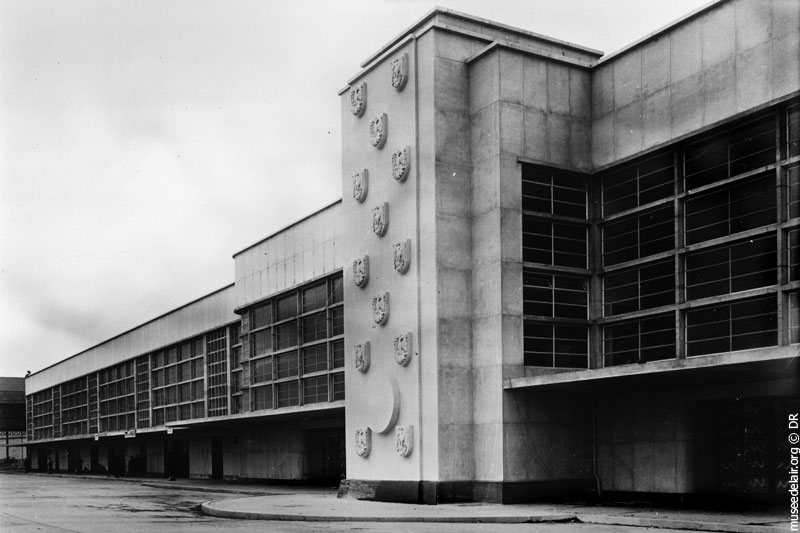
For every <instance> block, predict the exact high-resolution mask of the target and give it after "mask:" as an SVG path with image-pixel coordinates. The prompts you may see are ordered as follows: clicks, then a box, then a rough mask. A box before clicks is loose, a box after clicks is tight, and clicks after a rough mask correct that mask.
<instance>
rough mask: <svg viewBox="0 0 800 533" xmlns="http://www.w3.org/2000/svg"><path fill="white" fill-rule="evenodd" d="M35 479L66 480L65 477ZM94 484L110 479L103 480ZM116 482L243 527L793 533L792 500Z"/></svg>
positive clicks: (190, 481) (141, 480) (153, 480)
mask: <svg viewBox="0 0 800 533" xmlns="http://www.w3.org/2000/svg"><path fill="white" fill-rule="evenodd" d="M29 475H32V476H59V477H61V476H65V475H64V474H29ZM65 477H69V476H65ZM74 477H88V476H74ZM91 477H92V478H96V479H108V478H105V477H104V476H91ZM110 479H113V480H115V481H125V482H130V483H137V484H140V485H142V486H145V487H153V488H161V489H175V490H181V491H196V492H200V493H202V492H208V493H213V494H209V500H210V501H206V502H205V503H203V504H202V505H201V511H202V512H203V513H204V514H207V515H210V516H215V517H220V518H231V519H241V520H269V521H291V522H317V523H320V522H377V523H380V522H394V523H409V522H416V523H428V524H435V523H440V524H454V523H464V524H468V523H469V524H522V523H528V524H534V523H543V524H544V523H551V524H556V523H583V524H597V525H598V526H599V525H610V526H627V527H642V528H658V529H672V530H686V531H721V532H734V533H751V532H752V533H756V532H758V533H761V532H770V533H772V532H778V531H789V506H788V497H787V505H786V509H785V511H781V510H780V509H778V510H774V509H764V510H758V511H755V510H748V511H733V512H732V511H719V510H712V509H709V510H702V509H678V508H662V507H651V506H645V505H621V504H602V505H579V504H577V505H576V504H549V503H547V504H545V503H542V504H518V505H502V504H484V503H467V504H440V505H413V504H402V503H386V502H370V501H359V500H353V499H339V498H337V491H336V487H309V486H299V485H250V484H234V483H225V482H220V481H212V480H197V479H179V480H177V481H167V480H163V479H156V478H110ZM225 495H230V498H225V497H224V496H225ZM212 498H213V499H212Z"/></svg>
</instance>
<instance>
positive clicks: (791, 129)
mask: <svg viewBox="0 0 800 533" xmlns="http://www.w3.org/2000/svg"><path fill="white" fill-rule="evenodd" d="M786 113H787V118H788V120H787V126H788V127H787V136H786V145H787V152H788V155H789V157H794V156H796V155H800V105H793V106H791V107H789V109H787V111H786Z"/></svg>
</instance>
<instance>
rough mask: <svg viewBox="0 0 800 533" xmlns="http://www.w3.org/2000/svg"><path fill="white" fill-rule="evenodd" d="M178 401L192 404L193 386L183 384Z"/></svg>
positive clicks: (179, 390) (180, 387)
mask: <svg viewBox="0 0 800 533" xmlns="http://www.w3.org/2000/svg"><path fill="white" fill-rule="evenodd" d="M178 401H179V402H190V401H192V384H191V383H183V384H181V385H180V386H179V387H178Z"/></svg>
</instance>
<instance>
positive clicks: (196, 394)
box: [192, 379, 205, 400]
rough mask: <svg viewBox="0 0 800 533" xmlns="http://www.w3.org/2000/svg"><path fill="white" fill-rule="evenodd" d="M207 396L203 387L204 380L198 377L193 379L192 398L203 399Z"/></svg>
mask: <svg viewBox="0 0 800 533" xmlns="http://www.w3.org/2000/svg"><path fill="white" fill-rule="evenodd" d="M204 397H205V389H204V388H203V380H202V379H198V380H196V381H192V400H202V399H203V398H204Z"/></svg>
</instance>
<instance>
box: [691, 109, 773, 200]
mask: <svg viewBox="0 0 800 533" xmlns="http://www.w3.org/2000/svg"><path fill="white" fill-rule="evenodd" d="M774 162H775V121H774V115H772V114H766V115H764V116H762V117H760V118H757V119H754V120H751V121H749V122H748V123H746V124H743V125H741V126H738V127H735V128H733V129H730V130H727V131H724V132H722V133H719V134H717V135H712V136H704V137H703V138H701V139H700V140H698V141H696V142H694V143H691V144H688V145H687V146H686V148H685V149H684V174H685V176H686V190H691V189H696V188H698V187H702V186H704V185H709V184H711V183H715V182H719V181H722V180H726V179H729V178H732V177H734V176H737V175H740V174H743V173H745V172H748V171H751V170H755V169H758V168H761V167H764V166H766V165H769V164H770V163H774Z"/></svg>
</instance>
